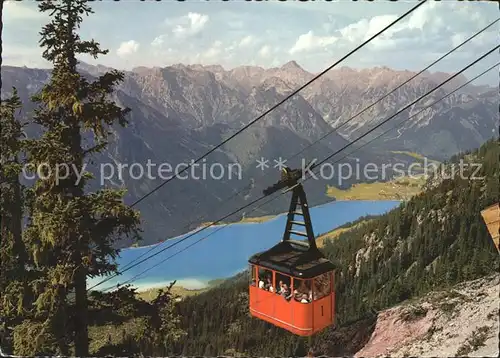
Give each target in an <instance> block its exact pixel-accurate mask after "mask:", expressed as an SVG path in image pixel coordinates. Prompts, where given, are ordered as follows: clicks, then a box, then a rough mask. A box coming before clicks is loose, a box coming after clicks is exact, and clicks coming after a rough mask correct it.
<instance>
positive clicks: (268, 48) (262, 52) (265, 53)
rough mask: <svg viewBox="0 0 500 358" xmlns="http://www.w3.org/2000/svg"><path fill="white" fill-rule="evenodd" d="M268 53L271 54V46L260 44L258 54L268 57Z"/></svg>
mask: <svg viewBox="0 0 500 358" xmlns="http://www.w3.org/2000/svg"><path fill="white" fill-rule="evenodd" d="M269 55H271V46H269V45H264V46H262V48H261V49H260V50H259V56H260V57H269Z"/></svg>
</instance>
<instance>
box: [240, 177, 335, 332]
mask: <svg viewBox="0 0 500 358" xmlns="http://www.w3.org/2000/svg"><path fill="white" fill-rule="evenodd" d="M301 176H302V172H301V171H300V170H294V171H292V170H290V169H288V168H286V169H285V171H284V173H283V177H282V179H281V180H280V182H278V183H277V184H275V185H274V186H273V187H270V188H268V189H267V190H265V191H264V194H265V195H269V194H271V193H273V192H275V191H277V190H279V189H281V188H284V187H288V188H289V189H288V190H292V191H293V195H292V201H291V204H290V209H289V212H288V219H287V224H286V228H285V233H284V236H283V239H282V241H281V242H280V243H278V244H277V245H275V246H274V247H272V248H271V249H269V250H267V251H264V252H261V253H258V254H255V255H254V256H252V257H251V258H250V259H249V264H250V280H251V282H250V287H249V290H250V292H249V296H250V313H251V315H252V316H253V317H256V318H259V319H262V320H264V321H267V322H269V323H272V324H274V325H275V326H278V327H281V328H284V329H286V330H288V331H290V332H292V333H294V334H297V335H300V336H312V335H313V334H315V333H317V332H319V331H321V330H322V329H324V328H325V327H328V326H330V325H332V324H333V323H334V319H335V292H334V270H335V266H334V265H333V264H332V263H331V262H330V261H329V260H327V259H326V258H325V257H324V256H323V254H322V253H321V252H320V251H319V250H318V248H317V247H316V241H315V238H314V234H313V230H312V224H311V219H310V216H309V210H308V206H307V200H306V196H305V192H304V190H303V188H302V185H301V184H300V183H298V179H299V178H300V177H301ZM299 204H300V206H301V209H302V211H297V206H298V205H299ZM296 215H300V216H302V217H303V219H304V221H295V220H294V219H295V216H296ZM293 225H297V226H302V227H305V229H306V232H305V233H304V232H298V231H294V230H292V227H293ZM291 234H293V235H299V236H304V237H307V239H308V243H307V242H305V241H296V240H290V235H291Z"/></svg>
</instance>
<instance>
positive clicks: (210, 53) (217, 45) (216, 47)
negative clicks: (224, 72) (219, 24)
mask: <svg viewBox="0 0 500 358" xmlns="http://www.w3.org/2000/svg"><path fill="white" fill-rule="evenodd" d="M221 52H222V42H221V41H215V42H214V43H213V45H212V47H210V48H209V49H208V50H207V51H205V52H204V53H203V54H202V55H201V57H202V58H204V59H207V60H209V59H214V58H216V57H217V56H218V55H219V54H220V53H221Z"/></svg>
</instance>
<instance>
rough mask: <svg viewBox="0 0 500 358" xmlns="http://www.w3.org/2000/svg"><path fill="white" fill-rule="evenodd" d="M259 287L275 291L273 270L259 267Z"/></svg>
mask: <svg viewBox="0 0 500 358" xmlns="http://www.w3.org/2000/svg"><path fill="white" fill-rule="evenodd" d="M259 288H262V289H264V290H266V291H270V292H274V291H275V290H274V283H273V272H272V271H271V270H267V269H264V268H259Z"/></svg>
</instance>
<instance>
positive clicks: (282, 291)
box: [276, 272, 292, 300]
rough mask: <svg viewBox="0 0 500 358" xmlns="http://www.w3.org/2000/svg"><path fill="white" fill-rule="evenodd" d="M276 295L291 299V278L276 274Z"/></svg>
mask: <svg viewBox="0 0 500 358" xmlns="http://www.w3.org/2000/svg"><path fill="white" fill-rule="evenodd" d="M276 293H277V294H279V295H281V296H283V297H284V298H285V299H287V300H289V299H290V298H292V278H291V277H290V276H287V275H283V274H281V273H279V272H276Z"/></svg>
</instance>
